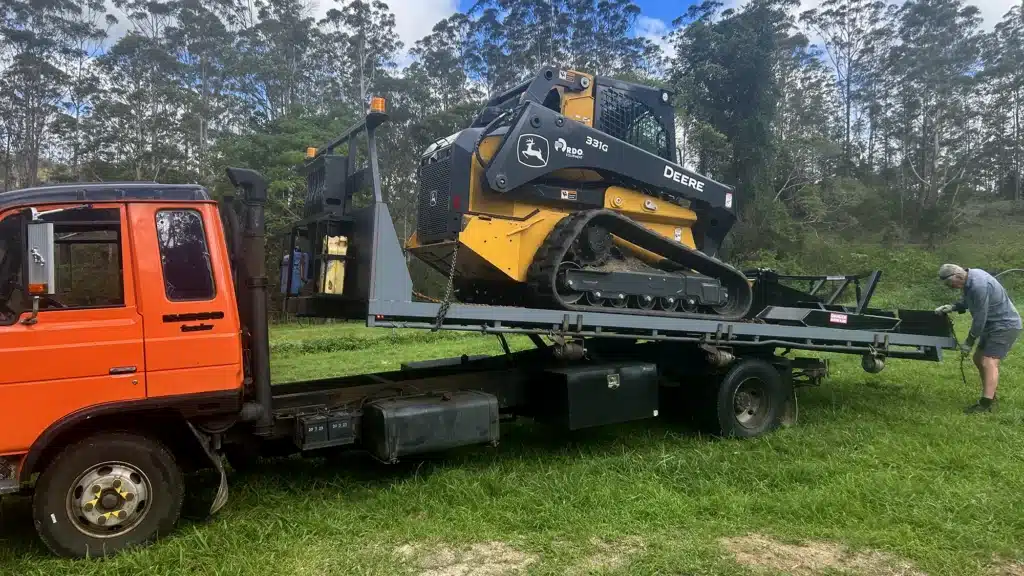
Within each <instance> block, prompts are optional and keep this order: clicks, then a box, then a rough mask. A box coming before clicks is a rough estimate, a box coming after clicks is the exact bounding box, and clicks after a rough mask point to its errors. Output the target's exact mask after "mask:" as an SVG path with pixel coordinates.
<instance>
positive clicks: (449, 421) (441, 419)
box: [362, 390, 500, 462]
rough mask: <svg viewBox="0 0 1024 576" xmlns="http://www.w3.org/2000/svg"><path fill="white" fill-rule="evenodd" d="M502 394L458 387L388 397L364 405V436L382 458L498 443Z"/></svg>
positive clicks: (368, 446)
mask: <svg viewBox="0 0 1024 576" xmlns="http://www.w3.org/2000/svg"><path fill="white" fill-rule="evenodd" d="M499 430H500V426H499V422H498V398H497V397H496V396H494V395H493V394H487V393H485V392H479V391H476V390H460V391H457V392H444V393H434V394H425V395H421V396H403V397H398V398H385V399H381V400H375V401H373V402H369V403H367V404H366V406H365V407H364V408H363V417H362V439H363V444H364V445H365V446H366V447H367V448H368V449H369V451H370V452H371V453H372V454H373V455H374V456H376V457H377V458H379V459H380V460H382V461H384V462H395V461H397V460H398V459H399V458H401V457H402V456H408V455H410V454H423V453H428V452H439V451H442V450H447V449H449V448H456V447H459V446H469V445H473V444H497V442H498V436H499Z"/></svg>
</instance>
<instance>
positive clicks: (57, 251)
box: [40, 208, 124, 310]
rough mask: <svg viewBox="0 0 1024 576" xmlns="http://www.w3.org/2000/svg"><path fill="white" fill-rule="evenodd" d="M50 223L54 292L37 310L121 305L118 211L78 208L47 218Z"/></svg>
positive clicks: (122, 278) (122, 285)
mask: <svg viewBox="0 0 1024 576" xmlns="http://www.w3.org/2000/svg"><path fill="white" fill-rule="evenodd" d="M47 220H50V221H52V222H53V236H54V264H55V267H56V273H55V280H56V283H57V285H56V287H55V288H56V290H55V294H54V295H53V296H52V297H47V298H43V299H42V301H41V302H40V309H43V310H60V309H65V308H70V309H75V308H111V307H118V306H124V274H123V269H122V255H121V211H120V210H119V209H117V208H81V209H72V210H67V211H65V212H58V213H56V214H52V215H50V216H49V217H47Z"/></svg>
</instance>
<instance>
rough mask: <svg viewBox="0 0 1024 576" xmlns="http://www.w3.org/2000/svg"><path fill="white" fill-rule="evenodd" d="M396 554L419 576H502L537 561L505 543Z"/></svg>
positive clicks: (413, 548)
mask: <svg viewBox="0 0 1024 576" xmlns="http://www.w3.org/2000/svg"><path fill="white" fill-rule="evenodd" d="M395 554H396V555H397V556H398V557H399V558H401V559H403V560H404V561H406V562H409V563H412V564H413V565H415V566H416V568H417V570H418V571H417V572H416V574H417V575H418V576H470V575H473V576H505V575H506V574H515V573H517V572H520V571H522V570H524V569H525V568H526V567H527V566H529V565H530V564H532V563H533V562H535V561H536V560H537V557H536V556H534V555H531V554H527V553H525V552H521V551H519V550H516V549H515V548H513V547H511V546H509V545H508V544H505V543H504V542H480V543H477V544H473V545H471V546H469V547H468V548H453V547H450V546H446V545H443V544H439V545H422V544H421V545H412V544H406V545H404V546H400V547H398V549H397V550H395Z"/></svg>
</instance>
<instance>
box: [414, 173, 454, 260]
mask: <svg viewBox="0 0 1024 576" xmlns="http://www.w3.org/2000/svg"><path fill="white" fill-rule="evenodd" d="M439 156H440V155H439ZM444 156H445V157H444V158H443V159H438V160H434V161H428V160H427V159H424V160H423V162H422V163H421V164H420V169H419V181H420V188H419V195H418V196H419V197H418V199H417V217H416V234H417V236H419V238H420V240H421V241H424V240H426V241H436V240H440V239H443V238H444V237H445V236H447V234H448V223H449V221H450V217H449V211H450V210H451V206H450V204H451V202H450V194H449V176H450V174H451V167H452V161H451V156H450V155H447V154H445V155H444Z"/></svg>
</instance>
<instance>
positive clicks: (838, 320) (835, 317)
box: [828, 312, 846, 324]
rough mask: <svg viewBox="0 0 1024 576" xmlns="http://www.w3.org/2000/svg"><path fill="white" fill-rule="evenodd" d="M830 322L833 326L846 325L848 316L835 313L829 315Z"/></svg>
mask: <svg viewBox="0 0 1024 576" xmlns="http://www.w3.org/2000/svg"><path fill="white" fill-rule="evenodd" d="M828 321H829V322H830V323H832V324H846V314H839V313H837V312H833V313H831V314H829V317H828Z"/></svg>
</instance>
